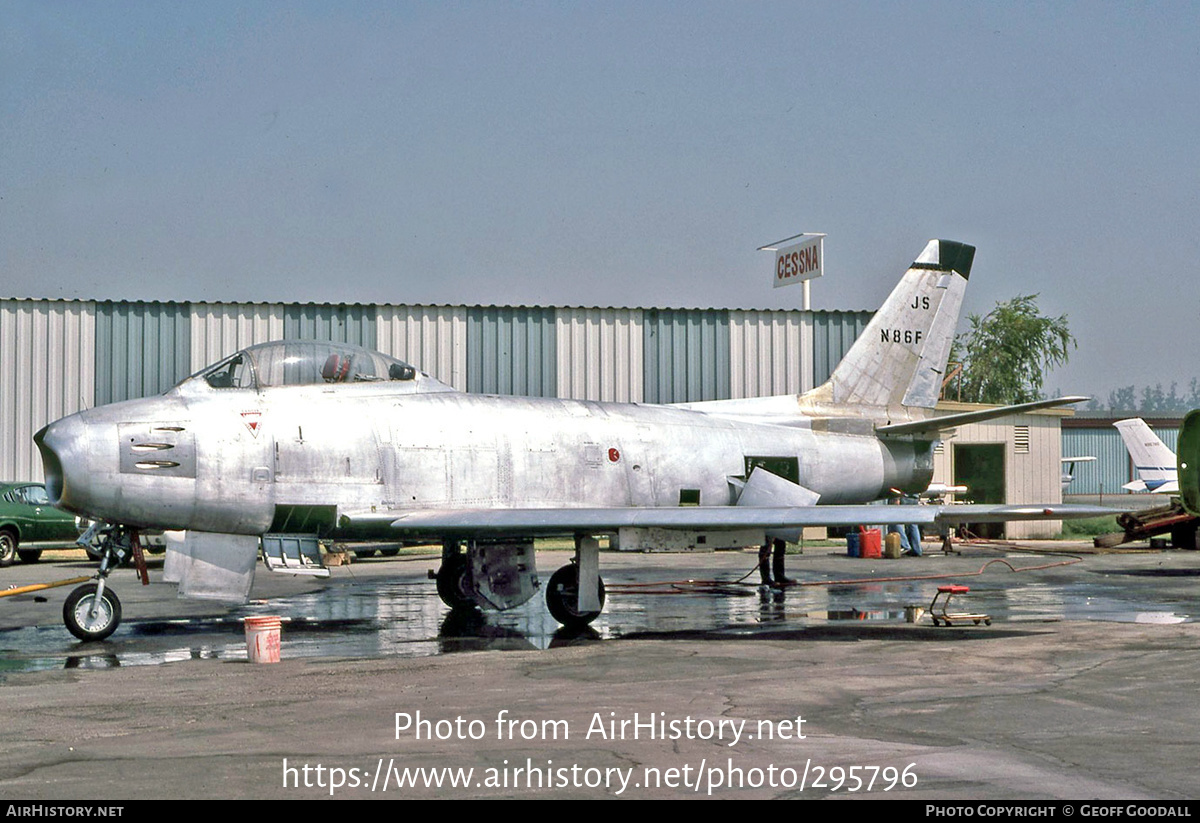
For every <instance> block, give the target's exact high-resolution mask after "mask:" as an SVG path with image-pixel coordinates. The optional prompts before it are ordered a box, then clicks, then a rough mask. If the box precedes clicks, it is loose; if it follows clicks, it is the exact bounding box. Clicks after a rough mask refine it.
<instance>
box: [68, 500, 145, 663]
mask: <svg viewBox="0 0 1200 823" xmlns="http://www.w3.org/2000/svg"><path fill="white" fill-rule="evenodd" d="M77 542H78V543H79V544H80V545H82V546H86V547H90V548H92V549H94V550H95V551H96V552H97V553H98V554H99V555H100V569H99V571H97V572H96V582H94V583H84V584H83V585H82V586H79V587H78V588H76V589H74V590H73V591H72V592H71V593H70V594H69V595H67V600H66V602H65V603H63V623H65V624H66V626H67V631H69V632H70V633H71V634H73V635H75V636H76V637H78V638H79V639H80V640H85V641H86V640H103V639H105V638H106V637H108V636H109V635H111V634H112V633H113V632H115V631H116V630H117V626H119V625H120V623H121V601H120V599H119V598H118V597H117V593H116V592H114V591H113V590H112V589H109V588H107V587H106V586H105V584H106V583H107V581H108V575H109V572H111V571H112V570H113V569H115V568H117V567H118V566H120V565H121V563H122V562H124V560H125V559H126V558H128V557H130V556H132V557H133V560H134V564H135V565H136V567H137V570H138V576H139V577H141V580H142V585H149V583H150V579H149V575H147V573H146V558H145V557H144V556H143V555H142V546H141V544H140V543H139V542H138V534H137V529H131V528H129V527H128V526H122V525H119V524H118V525H110V524H105V523H93V524H92V525H91V526H90V527H89V528H88V530H87V531H86V532H84V533H83V535H81V536H80V538H79V540H78V541H77Z"/></svg>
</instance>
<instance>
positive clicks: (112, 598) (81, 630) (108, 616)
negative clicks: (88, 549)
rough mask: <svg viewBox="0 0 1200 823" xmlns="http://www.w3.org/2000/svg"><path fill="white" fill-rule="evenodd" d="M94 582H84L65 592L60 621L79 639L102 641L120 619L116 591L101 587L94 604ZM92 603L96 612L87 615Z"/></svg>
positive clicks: (119, 607) (119, 602) (95, 586)
mask: <svg viewBox="0 0 1200 823" xmlns="http://www.w3.org/2000/svg"><path fill="white" fill-rule="evenodd" d="M97 588H98V587H97V585H96V584H95V583H84V584H83V585H82V586H80V587H79V588H77V589H75V590H74V591H72V592H71V593H70V594H69V595H67V601H66V602H65V603H63V622H64V623H66V624H67V630H68V631H70V632H71V634H73V635H75V636H76V637H78V638H79V639H80V640H103V639H104V638H106V637H108V636H109V635H110V634H112V633H113V632H115V631H116V630H117V626H118V625H119V624H120V622H121V601H120V600H118V599H117V593H116V592H114V591H113V590H112V589H110V588H107V587H105V589H104V594H103V595H101V597H100V602H99V603H96V589H97ZM94 603H96V615H95V617H93V616H92V615H91V611H92V604H94Z"/></svg>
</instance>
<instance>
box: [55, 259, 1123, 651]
mask: <svg viewBox="0 0 1200 823" xmlns="http://www.w3.org/2000/svg"><path fill="white" fill-rule="evenodd" d="M974 253H975V249H974V248H973V247H971V246H967V245H964V244H962V243H955V242H951V241H946V240H933V241H930V243H929V244H928V245H927V246H926V247H925V250H924V251H923V252H922V253H921V255H920V256H919V257H918V258H917V260H916V261H915V262H914V263H913V264H912V266H911V267H910V268H909V269H908V271H907V272H905V274H904V276H903V278H902V279H901V280H900V283H899V284H898V285H897V286H896V288H895V290H894V291H893V292H892V294H891V295H890V296H889V297H888V299H887V301H886V302H885V303H884V305H883V307H882V308H881V309H880V310H879V311H878V312H877V313H876V315H875V317H874V319H873V320H872V321H871V323H870V324H869V325H868V326H867V328H866V329H865V330H864V332H863V334H862V336H861V337H860V338H859V340H858V341H857V342H856V343H855V344H854V346H853V347H851V349H850V351H849V352H848V353H847V355H846V356H845V358H844V359H843V360H842V362H841V364H840V365H839V366H838V367H837V369H836V370H835V372H834V373H833V375H832V377H831V378H830V380H829V382H827V383H825V384H824V385H822V386H819V387H817V388H815V389H813V390H812V391H809V392H806V393H805V394H802V395H799V396H795V395H788V396H779V397H766V398H758V399H747V400H726V401H714V402H704V403H688V404H680V405H674V406H655V405H643V404H616V403H598V402H586V401H574V400H558V399H550V398H526V397H497V396H482V395H469V394H461V393H459V392H456V391H454V390H453V389H451V388H450V387H448V386H445V385H443V384H442V383H439V382H438V381H437V380H434V379H432V378H430V377H428V376H426V375H424V374H421V373H419V372H417V371H416V370H415V369H414V368H413V367H411V366H409V365H407V364H405V363H401V362H399V361H396V360H394V359H392V358H390V357H387V356H385V355H382V354H379V353H375V352H369V351H366V350H363V349H358V348H355V347H350V346H344V345H339V344H334V343H321V342H313V341H283V342H276V343H267V344H263V345H258V346H252V347H250V348H248V349H245V350H243V351H240V352H237V353H236V354H234V355H232V356H230V357H228V358H227V359H225V360H223V361H221V362H219V363H217V364H216V365H214V366H211V367H209V368H208V369H205V370H203V371H201V372H199V373H197V374H196V375H194V376H192V377H190V378H188V379H186V380H184V381H183V382H181V383H180V384H179V385H178V386H176V387H175V388H173V389H171V390H170V391H168V392H166V393H165V394H164V395H162V396H160V397H154V398H145V399H141V400H131V401H127V402H124V403H115V404H112V405H109V406H102V407H99V408H95V409H91V410H88V411H84V412H80V413H78V414H75V415H72V416H71V417H67V418H64V419H62V420H59V421H58V422H56V423H52V424H51V425H49V426H48V427H46V428H45V429H43V430H42V431H40V432H38V434H37V435H36V436H35V440H36V442H37V444H38V446H39V448H40V450H41V453H42V459H43V462H44V464H45V470H46V478H47V486H48V488H49V489H50V492H51V495H52V497H53V499H54V500H55V502H57V503H59V504H60V505H62V506H64V507H66V508H68V509H70V510H72V511H76V512H82V513H87V514H90V515H93V516H96V517H99V518H103V519H104V520H106V521H108V522H109V523H111V524H115V527H114V528H111V529H109V530H107V531H106V532H105V533H104V535H103V537H102V544H103V545H104V546H105V547H106V551H108V552H109V554H110V555H111V556H112V557H114V558H115V557H116V556H117V554H119V553H122V552H124V551H125V550H126V549H127V547H129V546H130V544H131V542H132V538H133V537H134V536H135V535H136V530H137V529H139V528H162V529H186V530H187V538H186V540H185V541H184V544H183V548H182V551H180V552H174V553H173V554H176V555H177V556H176V557H172V556H170V555H169V556H168V565H169V566H171V568H172V569H173V570H174V571H173V574H174V575H175V576H176V577H177V578H178V580H179V583H180V592H181V594H185V595H194V596H213V597H222V598H226V599H244V598H245V597H246V596H247V595H248V593H249V590H250V584H251V581H252V576H253V573H254V567H255V563H256V559H257V552H258V548H259V545H260V538H261V539H262V548H263V553H264V556H266V555H268V554H271V555H274V553H275V551H276V549H279V551H280V552H281V557H282V556H283V555H284V554H286V547H287V546H292V545H294V546H296V547H297V550H296V558H294V559H295V560H296V562H295V563H293V565H297V564H298V565H303V561H301V560H299V559H298V558H299V555H302V554H304V552H305V548H304V546H305V545H308V546H309V547H315V544H316V536H318V535H319V536H321V537H332V538H338V539H356V538H370V539H379V538H381V537H383V538H390V539H391V540H394V541H410V542H429V541H431V540H435V541H440V542H441V543H442V545H443V554H442V565H441V568H440V570H439V571H438V574H437V588H438V593H439V595H440V596H441V597H442V599H443V600H444V601H445V602H446V603H447V604H448V605H450V606H452V607H463V608H466V607H474V606H477V605H478V606H486V607H494V608H499V609H505V608H512V607H514V606H517V605H520V604H521V603H524V602H525V601H527V600H528V599H529V598H530V597H532V596H533V594H534V591H535V589H536V588H537V587H538V581H537V578H536V575H535V572H534V555H533V538H534V537H535V536H542V535H567V536H573V537H574V538H575V541H576V556H575V559H574V561H573V562H572V563H571V564H570V565H568V566H564V567H563V568H561V569H559V570H558V571H557V572H555V573H554V575H553V576H552V577H551V578H550V580H549V583H548V585H547V586H546V590H547V591H546V599H547V605H548V606H549V609H550V612H551V614H553V615H554V617H555V618H556V619H557V620H559V621H560V622H562V623H567V624H586V623H588V622H590V621H591V620H592V619H594V618H595V617H596V615H598V614H599V612H600V610H601V608H602V605H603V600H604V587H603V583H602V582H601V581H600V578H599V559H598V548H597V546H598V543H597V541H596V540H595V539H594V536H595V535H597V534H605V533H613V532H615V531H616V530H617V529H619V528H621V527H657V528H686V529H710V530H721V529H757V530H758V533H759V534H762V535H765V536H767V537H774V536H778V535H780V534H787V533H790V530H791V531H794V530H796V529H799V528H800V527H803V526H806V525H852V524H856V523H860V522H873V521H874V520H875V519H878V515H879V509H877V508H874V507H866V506H864V505H857V504H865V503H867V502H869V501H872V500H875V499H878V498H881V497H885V496H887V494H888V490H889V489H891V488H893V487H894V488H897V489H901V490H908V491H912V492H918V491H920V490H923V489H925V488H926V487H928V485H929V481H930V480H931V478H932V474H933V447H934V444H935V443H936V441H937V437H938V432H939V431H940V430H943V429H948V428H952V427H954V426H958V425H962V424H965V423H970V422H975V421H979V420H987V419H991V418H994V417H999V416H1002V415H1007V414H1012V413H1013V412H1016V411H1023V410H1032V409H1038V408H1045V407H1049V406H1055V405H1060V404H1063V403H1068V402H1075V401H1077V400H1081V399H1083V398H1061V399H1058V400H1050V401H1040V402H1036V403H1026V404H1022V405H1019V406H1011V407H1005V408H1000V409H990V410H981V411H975V412H966V413H961V414H954V415H949V416H945V417H938V418H935V417H933V416H932V409H933V408H934V406H935V405H936V403H937V399H938V394H939V391H940V388H941V384H942V375H943V373H944V371H945V368H946V360H947V357H948V354H949V350H950V343H951V340H952V338H953V335H954V330H955V326H956V325H957V323H958V316H959V309H960V306H961V303H962V298H963V294H964V291H965V289H966V285H967V277H968V275H969V274H970V269H971V262H972V259H973V258H974ZM818 502H819V503H820V504H821V505H814V504H817V503H818ZM1097 511H1103V510H1096V509H1094V508H1093V507H1087V508H1085V507H1062V506H1051V507H1045V506H953V507H939V506H911V507H900V508H897V510H896V513H891V512H889V519H890V520H891V521H892V522H913V523H919V524H921V525H925V526H940V525H943V524H945V525H949V524H952V523H955V522H965V521H971V522H980V521H985V520H995V521H1001V520H1020V519H1056V520H1057V519H1061V518H1064V517H1071V516H1084V515H1092V514H1095V513H1097ZM306 541H307V543H306ZM108 565H109V564H107V563H102V565H101V573H100V579H99V580H98V583H95V584H87V585H86V586H84V587H81V588H80V589H78V590H76V593H74V594H73V595H72V597H71V598H69V599H68V601H67V606H66V607H65V609H64V614H65V617H66V619H67V622H68V626H70V627H71V628H72V631H74V632H76V634H78V635H79V636H83V637H104V636H106V635H107V634H108V633H110V632H111V631H112V628H113V627H114V626H115V624H116V620H117V619H119V614H120V606H119V602H118V601H116V599H115V597H113V596H112V595H111V591H110V590H108V589H106V588H104V575H105V574H106V569H107V568H108ZM285 565H286V563H285Z"/></svg>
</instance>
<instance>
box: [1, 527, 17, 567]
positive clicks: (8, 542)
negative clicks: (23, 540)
mask: <svg viewBox="0 0 1200 823" xmlns="http://www.w3.org/2000/svg"><path fill="white" fill-rule="evenodd" d="M16 559H17V536H16V534H14V533H13V532H12V530H10V529H0V567H3V566H11V565H12V564H13V561H15V560H16Z"/></svg>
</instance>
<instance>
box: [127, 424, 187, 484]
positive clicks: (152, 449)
mask: <svg viewBox="0 0 1200 823" xmlns="http://www.w3.org/2000/svg"><path fill="white" fill-rule="evenodd" d="M117 439H118V442H119V444H120V445H119V448H120V455H121V462H120V468H121V473H122V474H152V475H155V476H158V477H195V476H196V435H195V434H194V433H193V432H191V431H189V430H188V427H187V425H186V424H175V423H171V422H169V421H163V422H154V423H118V424H117Z"/></svg>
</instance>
